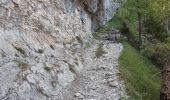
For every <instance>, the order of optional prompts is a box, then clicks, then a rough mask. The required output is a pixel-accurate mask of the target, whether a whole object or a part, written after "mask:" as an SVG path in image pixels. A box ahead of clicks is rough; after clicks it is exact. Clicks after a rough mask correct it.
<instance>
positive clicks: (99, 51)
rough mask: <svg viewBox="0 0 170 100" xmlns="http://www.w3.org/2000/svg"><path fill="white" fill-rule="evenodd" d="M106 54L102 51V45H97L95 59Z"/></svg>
mask: <svg viewBox="0 0 170 100" xmlns="http://www.w3.org/2000/svg"><path fill="white" fill-rule="evenodd" d="M105 53H106V52H105V51H104V49H103V44H99V45H98V48H97V50H96V53H95V54H96V57H97V58H100V57H101V56H102V55H103V54H105Z"/></svg>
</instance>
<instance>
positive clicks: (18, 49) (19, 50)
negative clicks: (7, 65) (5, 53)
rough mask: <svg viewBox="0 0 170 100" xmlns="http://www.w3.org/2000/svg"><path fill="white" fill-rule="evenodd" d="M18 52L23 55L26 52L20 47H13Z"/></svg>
mask: <svg viewBox="0 0 170 100" xmlns="http://www.w3.org/2000/svg"><path fill="white" fill-rule="evenodd" d="M14 48H15V49H16V50H17V51H18V52H20V53H21V54H23V55H25V54H26V53H25V51H24V50H23V49H22V48H20V47H14Z"/></svg>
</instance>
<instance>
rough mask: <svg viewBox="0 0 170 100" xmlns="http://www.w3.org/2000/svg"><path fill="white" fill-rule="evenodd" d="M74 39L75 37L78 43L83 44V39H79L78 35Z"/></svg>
mask: <svg viewBox="0 0 170 100" xmlns="http://www.w3.org/2000/svg"><path fill="white" fill-rule="evenodd" d="M76 39H77V41H78V42H79V43H81V44H83V40H82V39H81V37H80V36H76Z"/></svg>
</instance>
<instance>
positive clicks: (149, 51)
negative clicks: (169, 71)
mask: <svg viewBox="0 0 170 100" xmlns="http://www.w3.org/2000/svg"><path fill="white" fill-rule="evenodd" d="M142 54H143V55H144V56H145V57H147V58H149V59H150V60H151V61H152V62H153V63H154V64H155V65H157V66H159V68H160V69H162V68H163V66H164V64H165V62H166V58H167V56H168V55H169V54H170V43H157V44H155V45H154V44H150V45H147V46H146V47H145V48H144V49H143V51H142Z"/></svg>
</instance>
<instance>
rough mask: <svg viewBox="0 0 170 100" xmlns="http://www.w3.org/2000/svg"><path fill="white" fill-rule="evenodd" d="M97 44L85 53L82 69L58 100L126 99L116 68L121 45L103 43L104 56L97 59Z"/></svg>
mask: <svg viewBox="0 0 170 100" xmlns="http://www.w3.org/2000/svg"><path fill="white" fill-rule="evenodd" d="M99 44H101V43H100V42H98V43H93V45H92V46H90V47H89V48H88V49H87V50H86V51H85V53H84V63H83V65H84V69H83V70H82V71H81V73H79V74H78V75H77V77H76V79H75V80H74V81H73V82H72V83H71V85H70V86H68V87H67V88H65V89H63V91H62V92H61V93H60V94H59V95H58V100H119V99H120V98H124V97H125V98H126V97H127V95H126V92H125V86H124V82H123V81H122V80H120V78H119V68H118V67H119V65H118V58H119V56H120V52H121V50H122V49H123V46H122V44H120V43H106V42H105V43H103V49H104V51H105V54H103V55H102V56H101V57H100V58H97V57H96V55H95V52H96V49H97V48H98V45H99Z"/></svg>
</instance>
